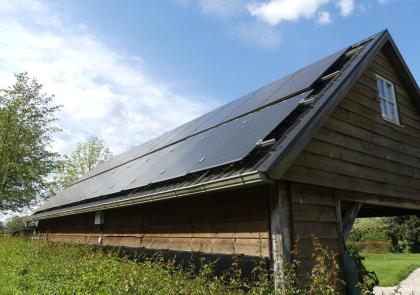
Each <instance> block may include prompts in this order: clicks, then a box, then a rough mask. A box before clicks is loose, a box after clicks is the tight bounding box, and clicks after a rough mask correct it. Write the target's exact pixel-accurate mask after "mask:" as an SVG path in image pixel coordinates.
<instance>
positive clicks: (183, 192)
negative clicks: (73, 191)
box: [28, 171, 272, 221]
mask: <svg viewBox="0 0 420 295" xmlns="http://www.w3.org/2000/svg"><path fill="white" fill-rule="evenodd" d="M271 182H272V181H271V180H270V179H269V178H268V177H267V176H266V175H265V173H262V172H259V171H252V172H247V173H243V174H239V175H235V176H230V177H226V178H222V179H217V180H212V181H207V182H204V183H200V184H195V185H191V186H186V187H181V188H177V189H171V190H167V191H162V192H158V193H154V194H150V195H147V196H144V195H143V196H136V193H135V192H134V193H133V194H132V195H133V196H132V197H129V198H127V199H125V200H121V201H109V202H105V203H103V204H99V205H93V206H89V205H88V204H87V206H86V207H84V208H80V209H71V208H69V209H68V210H65V211H61V212H58V213H54V211H51V212H45V213H39V214H34V215H32V216H30V217H28V220H32V221H37V220H42V219H49V218H54V217H62V216H67V215H75V214H81V213H87V212H94V211H98V210H105V209H113V208H120V207H126V206H132V205H138V204H144V203H150V202H155V201H161V200H167V199H174V198H178V197H184V196H189V195H194V194H202V193H206V192H212V191H222V190H226V189H229V188H234V187H239V186H248V185H253V184H254V185H255V184H262V183H271Z"/></svg>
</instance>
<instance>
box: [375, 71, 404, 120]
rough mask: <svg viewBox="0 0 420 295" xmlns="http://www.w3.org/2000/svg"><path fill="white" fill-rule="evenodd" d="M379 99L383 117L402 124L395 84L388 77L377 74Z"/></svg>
mask: <svg viewBox="0 0 420 295" xmlns="http://www.w3.org/2000/svg"><path fill="white" fill-rule="evenodd" d="M376 85H377V87H378V94H379V101H380V105H381V111H382V118H384V119H385V120H387V121H390V122H392V123H395V124H398V125H399V124H400V120H399V117H398V107H397V100H396V98H395V90H394V84H393V83H392V82H391V81H388V80H387V79H385V78H383V77H381V76H379V75H376Z"/></svg>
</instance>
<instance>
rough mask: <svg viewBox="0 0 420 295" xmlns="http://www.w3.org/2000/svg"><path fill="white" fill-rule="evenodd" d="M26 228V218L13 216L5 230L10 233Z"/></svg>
mask: <svg viewBox="0 0 420 295" xmlns="http://www.w3.org/2000/svg"><path fill="white" fill-rule="evenodd" d="M24 228H25V217H24V216H12V218H10V220H9V221H8V222H7V223H6V226H5V229H6V230H7V231H9V232H14V231H17V230H22V229H24Z"/></svg>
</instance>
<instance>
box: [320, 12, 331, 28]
mask: <svg viewBox="0 0 420 295" xmlns="http://www.w3.org/2000/svg"><path fill="white" fill-rule="evenodd" d="M317 21H318V23H319V24H321V25H328V24H330V23H331V22H332V19H331V14H330V13H329V12H328V11H320V12H319V13H318V20H317Z"/></svg>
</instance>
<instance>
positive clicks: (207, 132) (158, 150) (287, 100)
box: [37, 50, 344, 211]
mask: <svg viewBox="0 0 420 295" xmlns="http://www.w3.org/2000/svg"><path fill="white" fill-rule="evenodd" d="M343 53H344V50H342V51H339V52H337V53H335V54H333V55H330V56H328V57H326V58H324V59H322V60H320V61H318V62H316V63H314V64H311V65H309V66H307V67H305V68H303V69H301V70H299V71H296V72H294V73H292V74H289V75H287V76H285V77H283V78H281V79H279V80H277V81H274V82H272V83H270V84H268V85H267V86H264V87H262V88H260V89H258V90H256V91H254V92H252V93H250V94H248V95H245V96H243V97H241V98H239V99H237V100H234V101H232V102H230V103H228V104H226V105H224V106H222V107H220V108H218V109H216V110H214V111H211V112H209V113H207V114H204V115H203V116H201V117H198V118H197V119H195V120H192V121H191V122H188V123H186V124H184V125H181V126H180V127H178V128H175V129H173V130H171V131H169V132H166V133H164V134H162V135H161V136H159V137H157V138H156V139H153V140H151V141H148V142H146V143H144V144H142V145H140V146H138V147H137V148H134V149H133V150H130V151H128V152H125V153H123V154H121V155H119V156H116V157H114V158H112V159H111V160H109V161H107V162H105V163H103V164H101V165H100V166H98V167H97V168H95V169H93V170H92V171H90V172H89V173H88V174H86V175H85V176H84V177H82V178H81V179H79V180H78V181H77V182H76V183H75V184H73V185H72V186H70V187H69V188H67V189H65V190H64V191H62V192H60V193H59V194H58V195H57V196H55V197H53V198H52V199H50V200H49V201H48V202H47V203H45V204H44V205H43V206H41V207H40V208H38V209H37V211H43V210H46V209H50V208H54V207H58V206H63V205H67V204H70V203H74V202H79V201H83V200H86V199H90V198H95V197H99V196H104V195H109V194H114V193H118V192H121V191H125V190H130V189H134V188H139V187H143V186H146V185H149V184H152V183H157V182H161V181H165V180H170V179H173V178H177V177H181V176H185V175H187V174H189V173H193V172H197V171H201V170H206V169H209V168H213V167H217V166H220V165H224V164H228V163H233V162H236V161H239V160H241V159H243V158H244V157H246V156H247V155H248V154H249V153H250V152H251V151H252V150H253V149H254V148H256V143H257V142H258V141H259V140H260V139H264V138H265V137H266V136H267V135H268V134H270V132H271V131H272V130H273V129H274V128H275V127H276V126H278V125H279V124H280V123H281V122H282V121H283V120H284V119H285V118H286V117H287V116H288V115H289V114H290V113H291V112H292V111H293V110H295V109H296V107H297V106H298V105H299V102H300V101H301V100H302V99H305V98H307V97H308V96H309V95H310V94H311V86H312V85H313V84H314V82H315V81H316V80H317V79H318V78H319V77H320V76H321V75H322V74H323V73H324V72H325V71H326V70H327V69H328V68H329V67H330V66H331V65H332V64H333V63H334V62H335V61H336V60H337V59H338V58H339V57H340V56H341V55H342V54H343Z"/></svg>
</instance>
